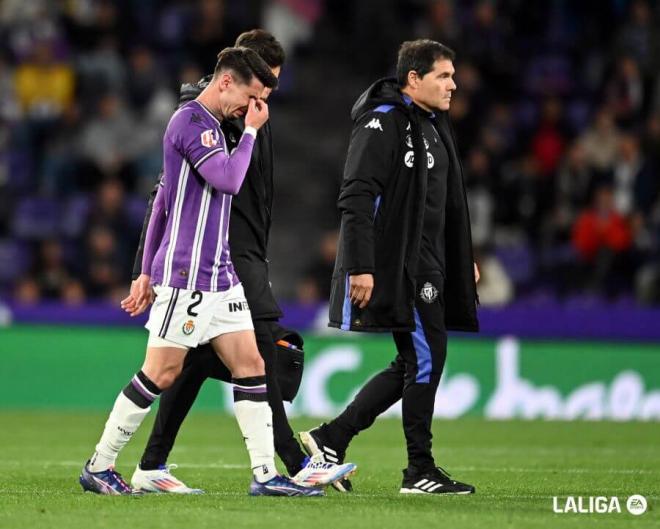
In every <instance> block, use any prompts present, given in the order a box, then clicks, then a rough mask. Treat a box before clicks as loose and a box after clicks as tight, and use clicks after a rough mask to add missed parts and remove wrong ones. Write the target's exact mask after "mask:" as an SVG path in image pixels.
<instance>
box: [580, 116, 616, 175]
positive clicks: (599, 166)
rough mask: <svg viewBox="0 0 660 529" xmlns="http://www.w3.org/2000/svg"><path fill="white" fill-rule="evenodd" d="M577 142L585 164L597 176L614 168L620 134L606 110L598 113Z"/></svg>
mask: <svg viewBox="0 0 660 529" xmlns="http://www.w3.org/2000/svg"><path fill="white" fill-rule="evenodd" d="M579 141H580V143H581V145H582V148H583V149H584V154H585V156H586V160H587V163H588V164H589V165H590V166H591V167H593V168H594V169H595V170H597V171H598V172H599V174H601V175H603V174H608V173H609V172H610V171H611V170H612V168H613V167H614V161H615V159H616V156H617V152H618V150H619V141H620V132H619V130H618V129H617V127H616V125H615V124H614V119H613V117H612V114H611V112H610V111H609V110H608V109H607V108H605V107H603V108H601V109H600V110H599V111H598V113H597V114H596V116H595V118H594V121H593V123H592V125H591V126H589V127H588V128H587V130H585V131H584V132H583V134H582V135H581V136H580V138H579Z"/></svg>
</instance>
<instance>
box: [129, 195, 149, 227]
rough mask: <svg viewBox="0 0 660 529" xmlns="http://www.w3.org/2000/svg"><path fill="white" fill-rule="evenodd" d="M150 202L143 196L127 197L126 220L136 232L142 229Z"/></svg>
mask: <svg viewBox="0 0 660 529" xmlns="http://www.w3.org/2000/svg"><path fill="white" fill-rule="evenodd" d="M148 201H149V199H148V198H146V197H143V196H141V195H128V196H127V197H126V201H125V202H124V205H125V208H126V220H127V221H128V224H129V226H131V228H134V229H136V230H140V229H141V228H142V223H143V221H144V214H145V213H146V211H147V202H148Z"/></svg>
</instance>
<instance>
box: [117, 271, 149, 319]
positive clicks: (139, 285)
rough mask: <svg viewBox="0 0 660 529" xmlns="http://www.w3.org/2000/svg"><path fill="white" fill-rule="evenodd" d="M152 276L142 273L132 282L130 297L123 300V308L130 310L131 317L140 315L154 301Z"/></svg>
mask: <svg viewBox="0 0 660 529" xmlns="http://www.w3.org/2000/svg"><path fill="white" fill-rule="evenodd" d="M150 281H151V278H150V277H149V276H148V275H146V274H141V275H140V276H139V277H138V278H137V279H135V280H134V281H133V282H132V283H131V290H130V292H129V294H128V297H126V298H125V299H123V300H122V301H121V308H122V309H124V310H125V311H126V312H128V313H129V314H130V315H131V317H135V316H139V315H140V314H142V313H143V312H144V311H145V310H146V309H147V307H148V306H149V305H150V304H151V303H153V301H154V291H153V289H152V288H151V284H150Z"/></svg>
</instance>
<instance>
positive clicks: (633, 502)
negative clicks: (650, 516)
mask: <svg viewBox="0 0 660 529" xmlns="http://www.w3.org/2000/svg"><path fill="white" fill-rule="evenodd" d="M647 506H648V504H647V503H646V498H645V497H644V496H642V495H641V494H633V495H632V496H630V498H628V501H627V502H626V509H628V512H629V513H630V514H632V515H633V516H639V515H640V514H644V513H645V512H646V508H647Z"/></svg>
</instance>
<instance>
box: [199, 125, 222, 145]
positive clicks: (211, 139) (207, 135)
mask: <svg viewBox="0 0 660 529" xmlns="http://www.w3.org/2000/svg"><path fill="white" fill-rule="evenodd" d="M200 139H201V140H202V145H203V146H204V147H209V148H210V147H215V146H216V145H217V144H218V142H219V141H220V134H219V133H218V131H217V130H214V129H209V130H205V131H204V132H202V134H201V135H200Z"/></svg>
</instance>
